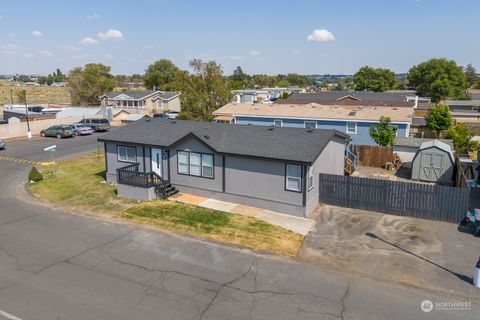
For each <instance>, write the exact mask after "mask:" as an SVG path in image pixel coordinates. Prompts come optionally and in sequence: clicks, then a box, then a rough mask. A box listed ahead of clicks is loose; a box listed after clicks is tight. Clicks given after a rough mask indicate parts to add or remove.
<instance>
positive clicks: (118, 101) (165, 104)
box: [99, 90, 180, 114]
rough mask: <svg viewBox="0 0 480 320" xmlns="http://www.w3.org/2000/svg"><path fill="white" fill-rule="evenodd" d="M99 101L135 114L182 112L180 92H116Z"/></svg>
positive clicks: (105, 95) (104, 96) (101, 97)
mask: <svg viewBox="0 0 480 320" xmlns="http://www.w3.org/2000/svg"><path fill="white" fill-rule="evenodd" d="M99 99H100V104H101V105H102V106H111V107H113V108H122V109H125V110H128V111H129V112H130V111H134V113H144V114H154V113H161V112H180V92H164V91H152V90H138V91H125V92H115V91H114V92H109V93H107V94H104V95H103V96H100V97H99Z"/></svg>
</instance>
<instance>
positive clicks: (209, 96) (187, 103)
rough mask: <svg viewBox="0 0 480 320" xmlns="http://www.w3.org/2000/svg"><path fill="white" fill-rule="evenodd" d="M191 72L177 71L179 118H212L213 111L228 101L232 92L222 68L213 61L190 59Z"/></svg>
mask: <svg viewBox="0 0 480 320" xmlns="http://www.w3.org/2000/svg"><path fill="white" fill-rule="evenodd" d="M190 67H191V68H192V69H193V72H192V73H190V72H188V71H178V72H177V75H176V78H177V82H176V85H177V86H178V88H179V89H180V91H181V92H182V95H181V96H180V102H181V104H182V111H181V112H180V114H179V119H191V120H207V121H211V120H212V119H213V115H212V113H213V111H215V110H216V109H218V108H219V107H221V106H223V105H224V104H226V103H228V102H229V101H231V99H232V93H231V91H230V88H229V87H228V80H227V79H226V78H225V77H224V76H223V71H222V68H221V66H220V65H219V64H217V63H216V62H215V61H208V62H203V61H202V60H199V59H194V60H192V61H190Z"/></svg>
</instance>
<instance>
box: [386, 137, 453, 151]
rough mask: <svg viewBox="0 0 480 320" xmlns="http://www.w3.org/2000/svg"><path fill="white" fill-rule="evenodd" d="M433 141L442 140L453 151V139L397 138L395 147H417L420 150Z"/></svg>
mask: <svg viewBox="0 0 480 320" xmlns="http://www.w3.org/2000/svg"><path fill="white" fill-rule="evenodd" d="M432 140H440V141H441V142H443V143H445V144H447V145H449V146H450V147H451V148H452V149H453V140H451V139H432V138H406V137H395V141H394V143H393V145H394V146H398V147H415V148H420V146H421V145H422V143H424V142H427V141H432Z"/></svg>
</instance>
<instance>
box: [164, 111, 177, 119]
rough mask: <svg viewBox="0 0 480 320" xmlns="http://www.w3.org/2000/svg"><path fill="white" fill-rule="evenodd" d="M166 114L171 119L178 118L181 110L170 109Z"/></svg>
mask: <svg viewBox="0 0 480 320" xmlns="http://www.w3.org/2000/svg"><path fill="white" fill-rule="evenodd" d="M166 114H167V117H168V118H169V119H177V117H178V114H179V112H176V111H170V112H167V113H166Z"/></svg>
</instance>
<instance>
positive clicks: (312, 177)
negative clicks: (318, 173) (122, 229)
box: [307, 166, 315, 191]
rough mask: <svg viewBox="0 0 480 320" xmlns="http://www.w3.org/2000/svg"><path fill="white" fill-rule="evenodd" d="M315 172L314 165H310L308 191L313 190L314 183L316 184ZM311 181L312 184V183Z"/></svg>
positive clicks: (308, 169) (308, 168)
mask: <svg viewBox="0 0 480 320" xmlns="http://www.w3.org/2000/svg"><path fill="white" fill-rule="evenodd" d="M314 179H315V178H314V174H313V167H312V166H310V167H307V189H308V191H310V190H312V189H313V185H314V184H315V180H314ZM310 182H311V184H310Z"/></svg>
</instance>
